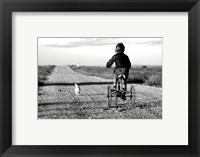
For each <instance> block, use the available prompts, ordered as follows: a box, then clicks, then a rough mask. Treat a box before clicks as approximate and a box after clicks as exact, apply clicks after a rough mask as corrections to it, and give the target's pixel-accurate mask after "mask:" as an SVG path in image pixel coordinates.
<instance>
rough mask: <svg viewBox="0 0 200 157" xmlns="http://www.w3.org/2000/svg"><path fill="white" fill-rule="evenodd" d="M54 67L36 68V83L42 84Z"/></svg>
mask: <svg viewBox="0 0 200 157" xmlns="http://www.w3.org/2000/svg"><path fill="white" fill-rule="evenodd" d="M54 68H55V65H45V66H41V65H39V66H38V82H44V81H46V80H47V76H49V75H50V74H51V73H52V71H53V70H54Z"/></svg>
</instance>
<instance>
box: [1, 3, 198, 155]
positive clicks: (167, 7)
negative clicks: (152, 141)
mask: <svg viewBox="0 0 200 157" xmlns="http://www.w3.org/2000/svg"><path fill="white" fill-rule="evenodd" d="M66 11H73V12H80V11H89V12H92V11H98V12H105V11H108V12H114V11H116V12H135V11H137V12H188V15H189V16H188V17H189V22H188V24H189V43H188V44H189V49H188V51H189V95H188V96H189V102H188V103H189V130H188V131H189V145H188V146H175V145H170V146H158V145H157V146H147V145H145V146H139V145H138V146H97V145H94V146H80V145H79V146H56V145H55V146H40V145H37V146H27V145H26V146H22V145H20V146H19V145H17V146H15V145H12V12H66ZM199 45H200V2H199V0H0V116H1V118H0V142H1V143H0V154H1V156H61V155H62V156H63V155H64V156H133V157H136V156H137V157H143V156H148V157H153V156H155V155H157V156H161V157H167V156H171V157H175V156H179V157H199V156H200V106H199V100H200V94H199V89H200V83H199V81H198V80H199V79H200V71H199V67H200V46H199ZM169 129H173V128H169ZM163 136H166V135H163ZM169 138H170V137H169Z"/></svg>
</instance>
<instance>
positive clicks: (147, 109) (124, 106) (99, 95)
mask: <svg viewBox="0 0 200 157" xmlns="http://www.w3.org/2000/svg"><path fill="white" fill-rule="evenodd" d="M110 81H112V80H107V79H103V78H99V77H95V76H87V75H83V74H80V73H77V72H75V71H73V70H72V69H71V68H70V67H69V66H56V67H55V69H54V71H53V73H52V74H51V75H50V76H49V77H48V79H47V83H52V85H51V86H42V87H39V88H40V90H39V94H38V119H54V118H55V119H110V118H112V119H161V118H162V88H156V87H150V86H144V85H135V84H133V85H134V87H135V89H136V103H135V105H136V106H135V109H133V110H131V109H130V107H129V103H130V101H129V100H128V99H127V100H126V101H122V100H120V99H119V101H118V105H117V106H116V105H115V103H114V100H113V104H112V108H111V109H108V108H107V107H108V106H107V86H108V85H92V83H93V82H96V83H97V82H110ZM54 83H77V84H81V83H88V85H82V86H80V87H81V94H80V95H79V96H77V95H75V92H74V86H70V85H56V84H55V85H53V84H54ZM130 86H131V85H130V84H129V85H128V90H129V89H130Z"/></svg>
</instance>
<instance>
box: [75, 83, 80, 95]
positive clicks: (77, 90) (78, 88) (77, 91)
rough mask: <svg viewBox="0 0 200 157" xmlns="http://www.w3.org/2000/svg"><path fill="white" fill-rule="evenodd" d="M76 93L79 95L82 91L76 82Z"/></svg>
mask: <svg viewBox="0 0 200 157" xmlns="http://www.w3.org/2000/svg"><path fill="white" fill-rule="evenodd" d="M74 91H75V93H76V95H79V94H80V92H81V88H80V87H79V86H78V85H77V84H76V83H75V89H74Z"/></svg>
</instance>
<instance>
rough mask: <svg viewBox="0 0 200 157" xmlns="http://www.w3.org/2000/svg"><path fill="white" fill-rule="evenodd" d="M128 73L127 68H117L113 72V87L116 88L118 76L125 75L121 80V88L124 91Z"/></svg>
mask: <svg viewBox="0 0 200 157" xmlns="http://www.w3.org/2000/svg"><path fill="white" fill-rule="evenodd" d="M128 72H129V69H127V68H117V69H115V72H114V86H115V87H116V85H117V82H118V76H119V75H125V79H122V88H123V89H124V90H126V84H127V79H128Z"/></svg>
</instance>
